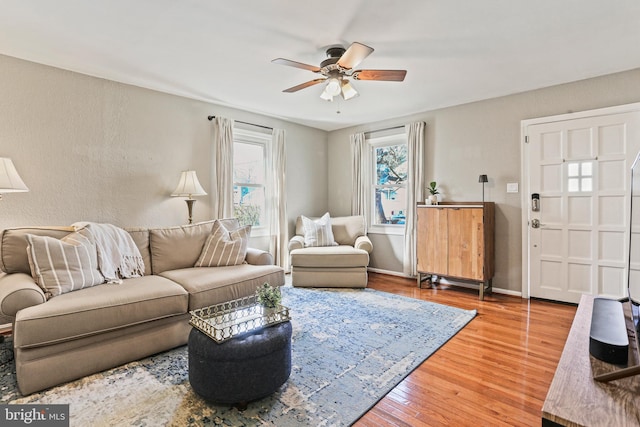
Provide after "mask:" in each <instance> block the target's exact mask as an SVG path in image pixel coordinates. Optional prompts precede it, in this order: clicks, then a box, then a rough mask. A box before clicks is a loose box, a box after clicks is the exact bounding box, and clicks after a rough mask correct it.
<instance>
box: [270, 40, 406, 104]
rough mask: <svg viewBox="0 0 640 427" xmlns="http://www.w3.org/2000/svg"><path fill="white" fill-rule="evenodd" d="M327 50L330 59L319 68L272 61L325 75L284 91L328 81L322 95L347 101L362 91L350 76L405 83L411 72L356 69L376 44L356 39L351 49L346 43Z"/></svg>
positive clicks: (276, 60) (330, 99) (288, 91)
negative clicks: (365, 43) (351, 81)
mask: <svg viewBox="0 0 640 427" xmlns="http://www.w3.org/2000/svg"><path fill="white" fill-rule="evenodd" d="M326 52H327V59H325V60H324V61H322V62H321V63H320V66H319V67H316V66H314V65H309V64H303V63H301V62H296V61H291V60H289V59H284V58H276V59H274V60H273V61H271V62H273V63H276V64H281V65H287V66H289V67H295V68H301V69H303V70H308V71H311V72H313V73H316V74H321V75H322V76H324V78H318V79H315V80H311V81H308V82H306V83H302V84H299V85H296V86H293V87H290V88H288V89H285V90H284V91H283V92H287V93H292V92H297V91H299V90H301V89H305V88H307V87H310V86H314V85H317V84H319V83H325V82H326V85H325V89H324V91H323V92H322V94H321V95H320V97H321V98H322V99H326V100H327V101H333V97H334V96H337V95H342V97H343V98H344V99H345V100H348V99H351V98H353V97H354V96H357V95H358V92H357V91H356V90H355V89H354V88H353V87H352V86H351V84H350V83H349V78H353V79H354V80H378V81H391V82H401V81H403V80H404V77H405V75H406V74H407V71H406V70H354V68H355V67H356V66H357V65H358V64H360V62H362V60H364V59H365V58H366V57H367V56H369V55H371V53H372V52H373V48H372V47H369V46H366V45H364V44H362V43H358V42H353V43H352V44H351V46H349V48H348V49H345V48H343V47H342V46H332V47H329V48H327V51H326Z"/></svg>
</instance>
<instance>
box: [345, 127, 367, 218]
mask: <svg viewBox="0 0 640 427" xmlns="http://www.w3.org/2000/svg"><path fill="white" fill-rule="evenodd" d="M349 141H350V143H351V159H352V168H351V169H352V170H353V177H352V178H353V179H352V181H351V194H352V199H351V215H364V216H366V215H367V213H368V212H369V211H368V209H369V204H370V200H369V199H370V198H371V187H370V184H371V182H370V176H369V169H370V164H371V149H370V147H369V144H367V141H366V139H365V137H364V133H363V132H360V133H355V134H353V135H349Z"/></svg>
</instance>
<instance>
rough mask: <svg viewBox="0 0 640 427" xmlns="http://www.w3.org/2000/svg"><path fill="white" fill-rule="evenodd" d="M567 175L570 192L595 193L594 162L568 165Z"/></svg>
mask: <svg viewBox="0 0 640 427" xmlns="http://www.w3.org/2000/svg"><path fill="white" fill-rule="evenodd" d="M567 175H568V177H567V189H568V190H569V191H570V192H579V191H586V192H589V191H593V163H592V162H575V163H568V165H567Z"/></svg>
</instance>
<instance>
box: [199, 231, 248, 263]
mask: <svg viewBox="0 0 640 427" xmlns="http://www.w3.org/2000/svg"><path fill="white" fill-rule="evenodd" d="M250 234H251V226H250V225H246V226H244V227H240V228H236V229H235V230H227V229H226V228H225V226H224V225H222V224H221V223H220V221H217V220H216V221H215V222H214V223H213V230H212V231H211V235H210V236H209V237H207V240H206V241H205V243H204V247H203V248H202V253H201V254H200V257H199V258H198V261H196V264H195V267H221V266H226V265H238V264H242V263H243V262H244V259H245V257H246V255H247V247H248V246H249V235H250Z"/></svg>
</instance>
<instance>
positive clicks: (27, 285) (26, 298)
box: [0, 273, 47, 317]
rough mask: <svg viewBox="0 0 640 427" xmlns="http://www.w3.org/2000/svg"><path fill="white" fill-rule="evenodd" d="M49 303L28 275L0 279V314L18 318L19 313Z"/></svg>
mask: <svg viewBox="0 0 640 427" xmlns="http://www.w3.org/2000/svg"><path fill="white" fill-rule="evenodd" d="M46 301H47V298H46V297H45V295H44V292H43V291H42V289H41V288H40V287H39V286H38V285H37V284H36V282H34V281H33V278H31V276H29V275H28V274H24V273H15V274H7V275H5V276H2V277H0V314H2V315H4V316H8V317H16V314H17V313H18V311H20V310H22V309H23V308H27V307H31V306H33V305H38V304H42V303H44V302H46Z"/></svg>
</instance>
